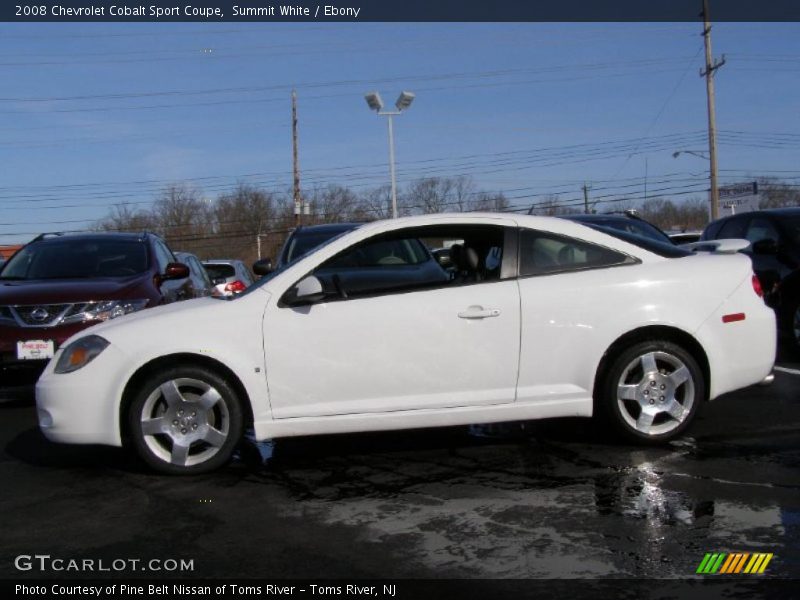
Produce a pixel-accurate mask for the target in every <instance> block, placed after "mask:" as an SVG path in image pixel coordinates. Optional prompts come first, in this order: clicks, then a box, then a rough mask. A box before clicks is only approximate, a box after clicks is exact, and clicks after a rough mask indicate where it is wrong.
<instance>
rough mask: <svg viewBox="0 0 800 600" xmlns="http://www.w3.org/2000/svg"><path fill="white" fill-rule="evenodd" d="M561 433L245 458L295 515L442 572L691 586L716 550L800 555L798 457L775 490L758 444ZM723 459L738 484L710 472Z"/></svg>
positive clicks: (253, 450) (480, 431) (300, 447)
mask: <svg viewBox="0 0 800 600" xmlns="http://www.w3.org/2000/svg"><path fill="white" fill-rule="evenodd" d="M578 427H581V426H578ZM504 428H505V429H504ZM582 433H583V432H582V431H579V432H578V433H577V435H576V437H579V436H581V435H582ZM563 437H564V436H562V435H558V434H557V435H556V436H555V439H553V438H552V437H551V436H548V435H547V434H543V433H542V432H541V428H536V427H530V429H528V428H526V426H525V425H520V424H515V425H513V426H492V427H488V428H482V427H474V426H473V427H471V428H468V429H459V428H455V429H448V430H431V431H415V432H408V433H402V432H399V433H390V434H385V433H384V434H376V435H372V434H369V435H368V434H363V435H357V436H329V437H322V438H313V439H310V438H303V439H297V440H280V441H277V442H275V443H268V444H263V443H262V444H255V443H252V442H251V443H250V444H248V445H249V446H250V449H249V450H243V451H242V452H243V454H242V456H243V460H244V461H245V462H246V463H247V464H249V465H250V469H249V470H248V475H247V480H248V482H256V481H257V482H259V483H262V484H269V485H277V486H281V487H282V488H283V489H284V490H285V491H286V492H287V493H288V494H289V495H290V496H291V499H292V500H293V501H291V502H287V503H285V506H284V508H283V510H284V514H285V516H287V517H301V518H303V519H305V520H314V521H318V522H319V523H320V524H324V525H334V524H335V525H345V526H349V527H353V528H356V529H357V530H358V531H359V532H360V535H361V536H362V537H363V539H365V540H367V541H373V542H380V543H382V544H386V545H389V546H390V547H391V548H392V551H393V552H394V553H396V554H398V555H399V556H401V557H402V559H403V560H406V561H410V562H412V563H415V564H419V565H420V566H424V567H425V568H427V569H432V570H434V571H435V572H437V573H441V574H442V576H446V575H449V576H454V577H459V576H460V577H489V578H532V577H559V578H560V577H597V576H613V577H629V576H630V577H633V576H635V577H662V578H663V577H668V578H686V577H693V576H694V572H695V569H696V566H697V564H698V563H699V560H700V559H702V557H703V555H704V553H705V552H709V551H736V550H740V551H741V550H744V551H751V552H759V551H768V552H774V553H775V554H776V557H781V556H784V557H785V556H788V555H789V554H790V553H791V554H793V555H794V556H797V549H798V548H797V545H798V540H797V538H798V533H799V532H798V527H797V524H796V520H797V517H796V515H797V509H798V504H800V502H799V500H800V498H799V497H798V494H797V485H796V483H797V482H796V471H795V470H794V469H791V467H792V466H794V465H791V464H788V463H791V462H792V460H793V457H791V456H784V457H782V458H781V457H778V459H776V460H775V461H774V462H775V473H774V474H777V475H778V476H777V477H776V478H775V480H773V481H770V482H765V481H759V480H758V477H755V478H754V480H752V481H751V480H749V479H748V477H750V476H752V475H754V474H755V475H757V473H753V472H751V471H752V469H753V466H752V465H749V466H748V461H749V460H750V455H751V452H752V451H753V449H752V448H744V449H742V448H740V449H739V451H740V456H738V457H734V456H732V455H731V449H730V448H729V447H728V446H726V445H725V444H724V443H716V444H715V443H713V442H712V443H710V444H706V443H703V444H698V442H696V441H695V440H693V439H691V438H686V439H684V440H681V441H680V442H677V443H675V444H672V445H671V446H669V447H666V448H651V449H642V448H630V447H617V446H611V445H607V444H603V443H588V444H587V443H576V442H574V441H572V440H570V439H567V440H566V441H565V440H564V439H563ZM567 437H568V438H569V436H567ZM245 455H246V456H247V457H249V458H245ZM723 459H724V461H726V467H725V468H724V469H721V471H722V473H723V474H726V473H730V475H729V476H728V475H726V476H725V477H722V476H717V477H710V476H708V475H706V474H705V473H706V469H704V468H701V467H700V468H699V466H701V465H703V463H704V462H708V461H711V462H713V461H714V460H723ZM732 461H733V463H735V464H732V465H731V464H729V463H731V462H732ZM259 465H263V466H259ZM716 470H717V471H720V469H716ZM757 470H759V469H757ZM784 471H785V472H784ZM789 471H792V472H791V473H789ZM728 477H730V478H728ZM776 490H777V491H778V496H779V497H781V498H783V497H785V498H786V499H787V503H786V505H784V506H781V505H780V504H777V503H775V491H776ZM789 498H791V499H793V502H789ZM787 519H788V520H791V519H794V524H793V525H790V526H787V523H786V521H787ZM787 527H788V529H787ZM790 530H791V531H790ZM776 542H777V543H776ZM797 569H798V565H797V563H796V562H792V561H791V560H784V561H783V562H781V561H780V560H777V558H776V562H775V565H774V566H773V567H772V571H773V573H779V574H781V575H783V576H787V575H789V574H793V575H794V576H797V574H798V570H797Z"/></svg>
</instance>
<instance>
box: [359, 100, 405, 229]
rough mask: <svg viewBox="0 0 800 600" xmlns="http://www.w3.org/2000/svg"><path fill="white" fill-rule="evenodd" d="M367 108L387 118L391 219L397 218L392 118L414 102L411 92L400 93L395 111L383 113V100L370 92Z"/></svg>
mask: <svg viewBox="0 0 800 600" xmlns="http://www.w3.org/2000/svg"><path fill="white" fill-rule="evenodd" d="M364 98H365V99H366V100H367V106H369V107H370V109H372V110H374V111H375V112H376V113H377V114H378V116H381V117H387V120H388V123H389V171H390V172H391V176H392V218H393V219H396V218H397V178H396V175H395V170H394V128H393V127H392V117H394V116H395V115H399V114H400V113H401V112H403V111H404V110H407V109H408V107H409V106H411V103H412V102H413V101H414V98H415V96H414V93H413V92H401V93H400V96H399V97H398V98H397V102H395V103H394V105H395V106H396V107H397V110H396V111H384V110H383V100H381V95H380V94H379V93H378V92H370V93H369V94H367V95H365V96H364Z"/></svg>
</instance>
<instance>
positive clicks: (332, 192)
mask: <svg viewBox="0 0 800 600" xmlns="http://www.w3.org/2000/svg"><path fill="white" fill-rule="evenodd" d="M309 203H310V204H311V214H312V215H313V216H314V220H315V221H318V222H320V223H346V222H348V221H352V220H354V215H355V213H356V212H357V211H358V207H359V204H360V203H359V199H358V198H357V197H356V195H355V194H354V193H353V192H352V191H351V190H350V189H349V188H346V187H343V186H341V185H329V186H328V187H326V188H323V189H315V190H314V191H313V192H312V193H311V195H310V198H309Z"/></svg>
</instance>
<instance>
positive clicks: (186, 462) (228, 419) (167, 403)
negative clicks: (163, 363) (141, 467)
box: [127, 365, 244, 475]
mask: <svg viewBox="0 0 800 600" xmlns="http://www.w3.org/2000/svg"><path fill="white" fill-rule="evenodd" d="M176 391H177V395H176V393H175V392H176ZM127 422H128V432H129V434H130V441H131V444H132V446H133V448H134V449H135V450H136V453H137V454H138V455H139V457H140V458H141V459H142V460H143V461H144V462H145V463H146V464H147V465H148V466H150V467H151V468H153V469H155V470H156V471H160V472H161V473H167V474H170V475H194V474H199V473H207V472H209V471H213V470H215V469H218V468H219V467H221V466H222V465H224V464H225V463H227V462H228V461H229V460H230V458H231V455H232V453H233V451H234V449H235V448H236V445H237V444H238V443H239V441H240V440H241V438H242V432H243V427H244V425H243V418H242V408H241V403H240V400H239V398H238V397H237V394H236V392H235V391H234V389H233V388H232V387H231V385H230V384H229V383H228V382H227V381H226V380H225V379H224V378H222V377H221V376H220V375H219V374H217V373H216V372H214V371H212V370H209V369H207V368H204V367H199V366H192V365H180V366H174V367H169V368H166V369H164V370H161V371H158V372H157V373H155V374H154V375H152V376H150V377H148V378H147V379H146V380H145V381H144V383H143V384H142V385H141V386H140V388H139V390H138V392H137V393H136V395H135V397H134V398H133V401H132V402H131V404H130V405H129V407H128V414H127Z"/></svg>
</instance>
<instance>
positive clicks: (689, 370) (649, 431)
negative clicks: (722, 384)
mask: <svg viewBox="0 0 800 600" xmlns="http://www.w3.org/2000/svg"><path fill="white" fill-rule="evenodd" d="M704 390H705V383H704V380H703V372H702V370H701V369H700V367H699V366H698V364H697V361H696V360H695V359H694V357H693V356H692V355H691V354H690V353H689V352H687V351H686V350H684V349H683V348H682V347H681V346H679V345H677V344H674V343H672V342H667V341H647V342H640V343H638V344H635V345H633V346H632V347H630V348H628V349H627V350H625V351H623V352H622V353H620V354H619V355H617V357H616V358H615V359H614V360H613V362H612V364H611V366H610V368H609V369H608V370H607V371H606V376H605V379H604V381H603V387H602V391H601V395H600V398H598V399H597V404H598V409H599V410H600V412H601V414H602V415H603V416H604V417H605V420H606V422H608V423H609V424H610V425H611V426H612V427H613V428H614V429H615V430H616V431H617V433H619V434H621V435H622V436H623V437H624V438H626V439H628V440H630V441H634V442H638V443H653V444H655V443H662V442H666V441H669V440H672V439H674V438H676V437H677V436H679V435H680V434H681V433H683V431H684V430H685V429H686V428H687V427H688V426H689V423H690V422H691V421H692V419H693V418H694V416H695V414H696V413H697V409H698V407H699V405H700V402H701V400H702V398H703V397H704V393H705V391H704Z"/></svg>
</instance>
